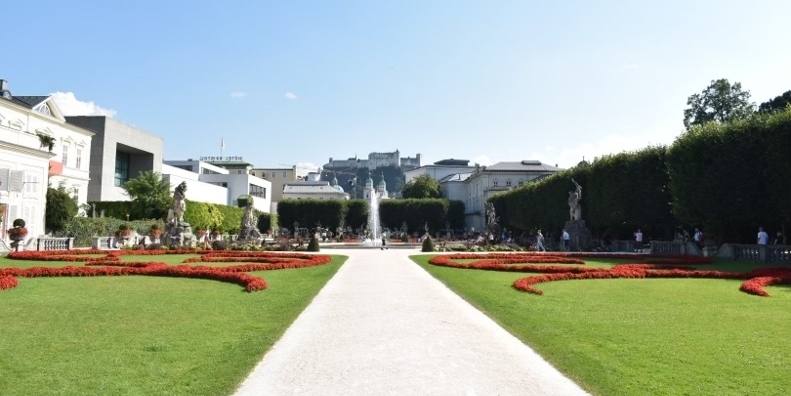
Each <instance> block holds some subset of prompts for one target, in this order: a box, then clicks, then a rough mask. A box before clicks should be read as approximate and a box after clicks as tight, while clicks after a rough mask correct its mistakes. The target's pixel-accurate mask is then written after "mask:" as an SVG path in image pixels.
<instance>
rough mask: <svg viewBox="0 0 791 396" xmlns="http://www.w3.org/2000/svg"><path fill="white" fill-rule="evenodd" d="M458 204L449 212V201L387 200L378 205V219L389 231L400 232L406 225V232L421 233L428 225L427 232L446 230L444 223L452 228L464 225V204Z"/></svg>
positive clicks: (435, 199)
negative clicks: (407, 229) (447, 223)
mask: <svg viewBox="0 0 791 396" xmlns="http://www.w3.org/2000/svg"><path fill="white" fill-rule="evenodd" d="M459 203H460V204H461V206H459ZM459 203H457V204H453V205H454V210H453V211H451V210H450V207H451V201H449V200H447V199H442V198H430V199H387V200H384V201H381V202H380V203H379V219H380V220H381V222H382V226H383V227H386V228H389V229H391V230H400V229H401V227H402V226H403V224H404V223H406V225H407V227H408V228H409V231H408V232H410V233H413V232H418V233H423V232H424V230H425V226H426V223H428V228H429V231H440V230H444V229H445V228H446V224H445V223H446V222H449V223H450V224H451V227H452V228H453V225H454V224H455V225H458V224H463V223H464V209H463V205H464V203H461V202H459ZM460 208H461V211H459V209H460ZM451 216H453V217H451ZM461 228H463V226H462V227H461Z"/></svg>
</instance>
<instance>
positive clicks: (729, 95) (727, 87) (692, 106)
mask: <svg viewBox="0 0 791 396" xmlns="http://www.w3.org/2000/svg"><path fill="white" fill-rule="evenodd" d="M687 105H688V106H689V108H687V109H684V126H685V127H686V128H687V130H689V129H690V128H691V127H692V126H693V125H703V124H705V123H707V122H711V121H716V122H720V123H722V122H726V121H732V120H738V119H741V118H745V117H747V116H748V115H750V114H752V113H753V112H754V111H755V104H754V103H752V102H750V91H743V90H742V84H741V83H738V82H737V83H733V85H731V83H730V82H728V80H727V79H725V78H721V79H719V80H712V82H711V85H709V86H708V87H706V89H704V90H703V92H701V93H699V94H694V95H692V96H690V97H689V98H688V99H687Z"/></svg>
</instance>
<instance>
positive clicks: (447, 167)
mask: <svg viewBox="0 0 791 396" xmlns="http://www.w3.org/2000/svg"><path fill="white" fill-rule="evenodd" d="M469 163H470V161H469V160H458V159H453V158H450V159H444V160H442V161H437V162H435V163H434V164H432V165H423V166H418V167H417V168H414V169H410V170H408V171H406V172H404V179H405V180H404V182H405V183H409V182H410V181H412V180H414V179H416V178H418V177H419V176H421V175H429V176H430V177H431V178H432V179H434V180H437V181H439V180H442V179H443V178H445V177H448V176H450V175H455V174H458V173H469V172H472V171H474V170H475V167H474V166H468V165H467V164H469Z"/></svg>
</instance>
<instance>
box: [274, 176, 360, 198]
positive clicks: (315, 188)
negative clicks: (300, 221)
mask: <svg viewBox="0 0 791 396" xmlns="http://www.w3.org/2000/svg"><path fill="white" fill-rule="evenodd" d="M283 199H349V194H347V193H345V192H344V191H343V188H342V187H341V186H339V185H338V180H337V179H334V180H333V181H331V182H327V181H294V182H290V183H286V185H285V187H284V188H283Z"/></svg>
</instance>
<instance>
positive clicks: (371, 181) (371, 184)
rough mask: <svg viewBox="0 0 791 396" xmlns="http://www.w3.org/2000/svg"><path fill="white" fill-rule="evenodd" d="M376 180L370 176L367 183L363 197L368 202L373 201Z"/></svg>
mask: <svg viewBox="0 0 791 396" xmlns="http://www.w3.org/2000/svg"><path fill="white" fill-rule="evenodd" d="M374 192H375V191H374V179H372V178H371V175H370V174H369V175H368V180H366V181H365V189H363V196H364V197H365V199H366V200H369V199H371V195H372V194H373V193H374Z"/></svg>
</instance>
